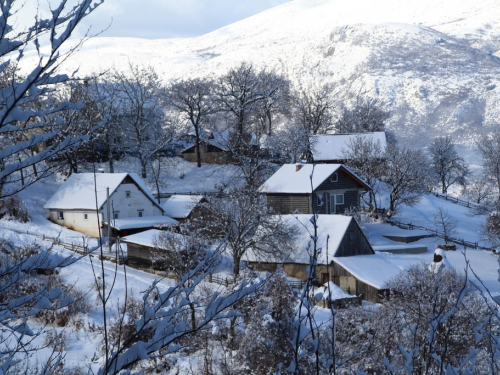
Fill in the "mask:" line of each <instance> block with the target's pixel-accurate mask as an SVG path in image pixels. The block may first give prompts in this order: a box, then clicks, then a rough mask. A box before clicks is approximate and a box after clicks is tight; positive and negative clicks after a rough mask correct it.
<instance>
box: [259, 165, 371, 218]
mask: <svg viewBox="0 0 500 375" xmlns="http://www.w3.org/2000/svg"><path fill="white" fill-rule="evenodd" d="M369 189H370V186H369V185H368V184H367V183H365V182H364V181H363V180H362V179H361V178H359V177H358V176H356V175H355V174H354V173H353V172H351V171H350V170H349V169H348V168H347V167H345V166H343V165H342V164H285V165H283V166H282V167H281V168H280V169H279V170H278V171H277V172H276V173H275V174H273V175H272V176H271V177H270V178H269V179H268V180H267V181H266V182H265V183H264V184H263V185H262V186H261V187H260V189H259V190H260V192H262V193H264V194H265V195H266V201H267V204H268V206H270V207H272V208H273V209H274V212H275V213H279V214H291V213H296V212H300V213H304V214H310V213H313V212H314V213H318V214H339V213H344V212H345V210H346V209H349V208H359V204H360V194H361V193H362V192H366V191H368V190H369Z"/></svg>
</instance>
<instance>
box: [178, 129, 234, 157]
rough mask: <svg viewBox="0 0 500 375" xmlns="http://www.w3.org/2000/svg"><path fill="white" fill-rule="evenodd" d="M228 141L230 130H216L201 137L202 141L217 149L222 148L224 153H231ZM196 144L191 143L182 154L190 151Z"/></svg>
mask: <svg viewBox="0 0 500 375" xmlns="http://www.w3.org/2000/svg"><path fill="white" fill-rule="evenodd" d="M228 139H229V131H228V130H223V131H219V130H214V131H212V132H210V133H209V134H208V135H207V134H205V133H202V134H201V136H200V141H201V142H205V143H208V144H210V145H212V146H215V147H217V148H220V149H221V150H222V151H230V150H229V147H228ZM194 145H195V143H193V142H191V143H189V145H188V146H187V147H186V148H184V149H183V150H181V153H183V152H185V151H187V150H189V149H190V148H192V147H194Z"/></svg>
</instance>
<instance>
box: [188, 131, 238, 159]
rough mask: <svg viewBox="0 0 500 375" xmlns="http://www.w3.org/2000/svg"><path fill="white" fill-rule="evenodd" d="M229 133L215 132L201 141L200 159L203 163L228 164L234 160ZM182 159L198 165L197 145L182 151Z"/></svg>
mask: <svg viewBox="0 0 500 375" xmlns="http://www.w3.org/2000/svg"><path fill="white" fill-rule="evenodd" d="M228 137H229V132H228V131H224V132H220V131H213V132H211V133H210V134H209V135H207V136H202V139H201V140H200V157H201V162H202V163H209V164H228V163H230V162H231V161H232V160H233V154H232V152H231V150H230V147H229V140H228ZM181 155H182V157H183V158H184V159H185V160H187V161H189V162H192V163H196V161H197V157H196V145H195V144H191V145H190V146H188V147H186V148H185V149H184V150H182V151H181Z"/></svg>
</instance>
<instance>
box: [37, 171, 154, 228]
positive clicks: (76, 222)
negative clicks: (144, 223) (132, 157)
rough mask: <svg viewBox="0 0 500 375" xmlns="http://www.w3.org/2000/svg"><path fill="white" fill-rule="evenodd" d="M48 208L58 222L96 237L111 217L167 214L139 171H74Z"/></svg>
mask: <svg viewBox="0 0 500 375" xmlns="http://www.w3.org/2000/svg"><path fill="white" fill-rule="evenodd" d="M108 195H109V200H108V198H107V196H108ZM108 207H109V211H110V217H108ZM44 208H45V209H47V210H49V220H51V221H53V222H54V223H56V224H59V225H62V226H66V227H68V228H70V229H74V230H76V231H79V232H82V233H85V234H87V235H90V236H93V237H100V236H101V225H102V223H103V222H108V221H109V220H110V219H115V220H116V219H121V218H132V217H139V218H140V217H147V216H161V215H163V208H162V207H161V206H160V205H159V204H158V203H157V202H156V200H155V198H154V197H153V195H152V194H151V191H150V190H149V189H148V187H147V186H146V184H145V183H144V181H142V179H141V178H140V177H139V176H138V175H137V174H135V173H96V174H94V173H73V174H72V175H71V176H70V177H69V178H68V179H67V180H66V181H65V182H64V183H63V184H62V185H61V186H60V187H59V189H57V191H56V192H55V193H54V195H53V196H52V197H51V198H50V199H49V200H48V201H47V203H46V204H45V205H44Z"/></svg>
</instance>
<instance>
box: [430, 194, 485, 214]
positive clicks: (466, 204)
mask: <svg viewBox="0 0 500 375" xmlns="http://www.w3.org/2000/svg"><path fill="white" fill-rule="evenodd" d="M432 194H434V195H435V196H436V197H438V198H441V199H444V200H446V201H448V202H452V203H455V204H458V205H459V206H462V207H467V208H474V209H476V210H482V211H485V212H490V209H489V208H488V207H486V206H485V205H482V204H477V203H475V202H471V201H467V200H465V199H460V198H456V197H452V196H450V195H448V194H442V193H432Z"/></svg>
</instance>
